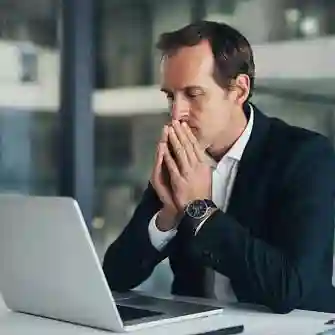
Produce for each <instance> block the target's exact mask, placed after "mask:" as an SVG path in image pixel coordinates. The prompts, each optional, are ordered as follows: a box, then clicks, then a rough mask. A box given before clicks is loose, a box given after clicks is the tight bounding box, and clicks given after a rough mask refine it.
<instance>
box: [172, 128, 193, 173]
mask: <svg viewBox="0 0 335 335" xmlns="http://www.w3.org/2000/svg"><path fill="white" fill-rule="evenodd" d="M169 140H170V143H171V146H172V150H173V152H174V154H175V155H174V156H175V159H176V163H177V164H179V166H180V168H181V170H182V171H185V170H186V169H187V168H188V167H189V162H188V158H187V155H186V152H185V149H184V147H183V146H182V144H181V143H180V141H179V139H178V136H177V134H176V131H175V129H174V128H173V127H170V128H169ZM171 154H172V153H171Z"/></svg>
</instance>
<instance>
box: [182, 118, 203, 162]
mask: <svg viewBox="0 0 335 335" xmlns="http://www.w3.org/2000/svg"><path fill="white" fill-rule="evenodd" d="M182 127H183V129H184V131H185V134H186V136H187V138H188V139H189V141H190V142H191V144H192V147H193V152H194V153H195V155H196V157H197V159H198V160H199V161H200V162H203V161H204V160H205V152H204V150H202V149H201V147H200V145H199V142H198V140H197V139H196V137H195V136H194V134H193V133H192V131H191V128H190V127H189V126H188V124H187V123H185V122H184V123H183V124H182Z"/></svg>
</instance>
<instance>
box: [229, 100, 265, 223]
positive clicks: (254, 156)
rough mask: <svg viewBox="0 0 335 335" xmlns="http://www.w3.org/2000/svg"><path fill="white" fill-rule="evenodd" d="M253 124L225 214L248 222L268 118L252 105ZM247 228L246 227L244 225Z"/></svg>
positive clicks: (262, 157) (258, 176)
mask: <svg viewBox="0 0 335 335" xmlns="http://www.w3.org/2000/svg"><path fill="white" fill-rule="evenodd" d="M253 110H254V125H253V129H252V132H251V135H250V139H249V142H248V144H247V145H246V148H245V150H244V153H243V155H242V158H241V161H240V163H239V167H238V171H237V175H236V179H235V182H234V186H233V190H232V194H231V197H230V202H229V206H228V208H227V214H229V215H231V216H233V217H234V218H235V219H237V221H239V222H240V223H246V222H249V221H250V220H248V218H249V217H250V216H251V214H252V212H253V211H254V210H255V206H254V200H255V199H254V198H255V195H254V192H255V189H256V187H257V184H258V183H259V179H260V174H261V171H260V169H261V166H262V162H261V161H262V160H264V155H263V154H262V153H263V149H264V144H265V140H266V137H267V133H268V131H269V128H270V120H269V118H268V117H267V116H265V115H264V114H263V113H261V112H260V111H259V110H258V109H257V108H256V107H255V106H254V105H253ZM246 228H247V227H246Z"/></svg>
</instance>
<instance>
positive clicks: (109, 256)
mask: <svg viewBox="0 0 335 335" xmlns="http://www.w3.org/2000/svg"><path fill="white" fill-rule="evenodd" d="M165 257H166V256H165V253H164V252H160V251H158V250H157V249H156V248H155V247H154V246H153V245H152V243H151V241H150V239H149V234H148V229H143V230H141V231H135V229H132V231H131V229H129V230H128V229H127V228H126V230H125V231H124V232H123V233H122V234H121V235H120V237H119V238H118V239H117V240H116V241H115V242H114V243H113V244H111V245H110V247H109V248H108V250H107V252H106V254H105V258H104V262H103V270H104V273H105V275H106V278H107V282H108V284H109V286H110V288H111V289H112V290H116V291H125V290H129V289H132V288H134V287H136V286H138V285H139V284H141V283H142V282H143V281H145V280H146V279H147V278H148V277H149V276H150V275H151V273H152V271H153V270H154V268H155V266H156V265H157V264H158V263H159V262H160V261H161V260H162V259H164V258H165Z"/></svg>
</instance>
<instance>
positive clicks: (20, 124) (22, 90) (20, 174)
mask: <svg viewBox="0 0 335 335" xmlns="http://www.w3.org/2000/svg"><path fill="white" fill-rule="evenodd" d="M58 6H59V3H58V1H54V0H29V1H27V2H25V1H19V0H15V1H14V0H11V1H8V0H0V54H1V69H2V70H1V73H0V128H1V131H0V153H1V154H0V157H1V159H0V191H1V192H21V193H30V194H56V193H57V166H58V161H57V155H58V152H57V140H58V138H57V129H58V127H57V118H56V116H57V114H56V111H57V109H58V106H59V102H58V80H59V47H58V42H57V41H58V37H57V26H58V9H59V8H58Z"/></svg>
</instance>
